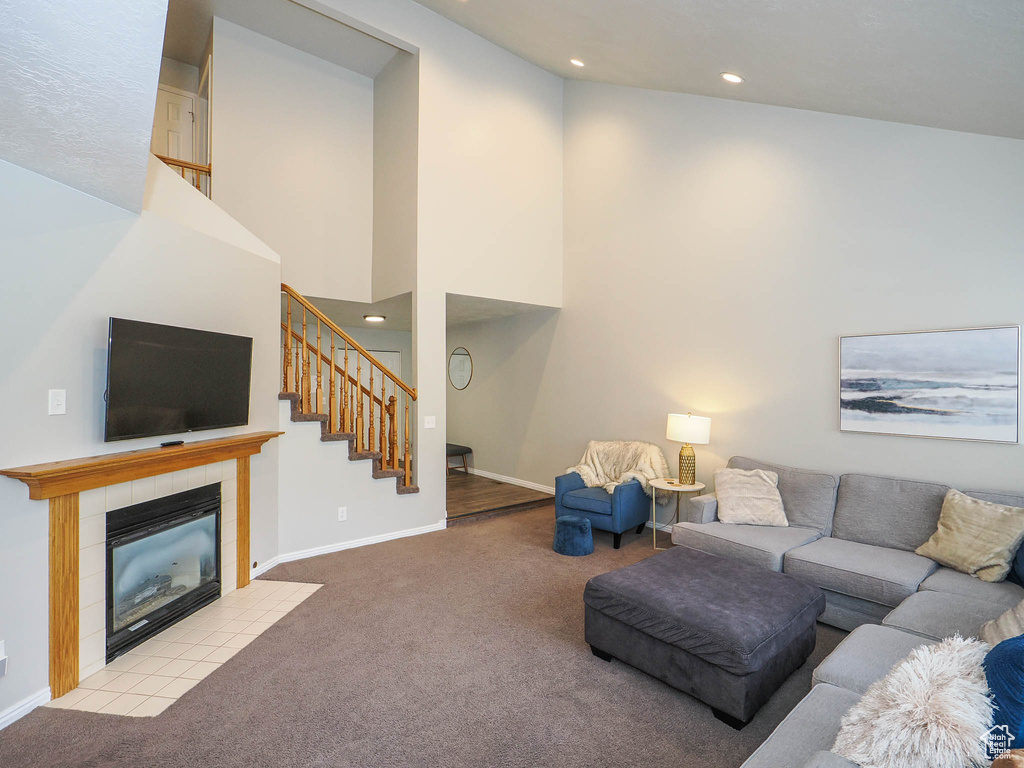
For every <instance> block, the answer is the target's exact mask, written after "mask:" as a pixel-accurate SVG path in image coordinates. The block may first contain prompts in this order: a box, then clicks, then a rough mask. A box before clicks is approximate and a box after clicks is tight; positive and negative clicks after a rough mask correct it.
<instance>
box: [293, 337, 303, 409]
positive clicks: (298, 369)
mask: <svg viewBox="0 0 1024 768" xmlns="http://www.w3.org/2000/svg"><path fill="white" fill-rule="evenodd" d="M293 370H294V371H295V389H293V390H292V392H302V380H301V377H302V350H301V349H300V347H299V345H298V344H296V345H295V361H294V365H293ZM299 397H300V399H301V395H300V396H299Z"/></svg>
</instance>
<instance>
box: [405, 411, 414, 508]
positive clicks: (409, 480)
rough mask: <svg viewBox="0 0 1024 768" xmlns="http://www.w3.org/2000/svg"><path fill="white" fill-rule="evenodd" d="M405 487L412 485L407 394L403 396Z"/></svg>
mask: <svg viewBox="0 0 1024 768" xmlns="http://www.w3.org/2000/svg"><path fill="white" fill-rule="evenodd" d="M404 462H405V487H406V488H408V487H409V486H410V485H412V464H411V463H410V461H409V396H408V395H406V396H405V457H404Z"/></svg>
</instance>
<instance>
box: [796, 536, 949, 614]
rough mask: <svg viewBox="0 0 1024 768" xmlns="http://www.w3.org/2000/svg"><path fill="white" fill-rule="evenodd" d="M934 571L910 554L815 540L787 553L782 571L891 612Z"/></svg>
mask: <svg viewBox="0 0 1024 768" xmlns="http://www.w3.org/2000/svg"><path fill="white" fill-rule="evenodd" d="M937 567H938V566H936V564H935V563H934V562H932V561H931V560H929V559H928V558H926V557H921V556H920V555H915V554H914V553H913V552H903V551H900V550H898V549H887V548H885V547H873V546H870V545H868V544H858V543H857V542H854V541H843V540H842V539H818V540H817V541H812V542H811V543H810V544H804V545H803V546H802V547H797V548H796V549H793V550H790V551H789V552H787V553H786V558H785V564H784V567H783V570H784V571H785V572H786V573H788V574H790V575H792V576H798V577H800V578H802V579H804V580H806V581H809V582H811V583H812V584H817V585H818V586H819V587H821V588H823V589H827V590H830V591H832V592H839V593H841V594H844V595H849V596H850V597H859V598H861V599H862V600H870V601H871V602H873V603H880V604H882V605H888V606H890V607H892V608H895V607H896V606H897V605H899V604H900V602H902V601H903V600H905V599H906V598H908V597H910V595H912V594H914V593H915V592H917V588H918V586H920V584H921V582H922V581H924V580H925V579H926V578H927V577H928V575H929V574H930V573H932V571H934V570H935V569H936V568H937Z"/></svg>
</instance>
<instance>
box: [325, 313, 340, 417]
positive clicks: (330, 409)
mask: <svg viewBox="0 0 1024 768" xmlns="http://www.w3.org/2000/svg"><path fill="white" fill-rule="evenodd" d="M334 347H335V344H334V331H333V330H332V331H331V367H330V372H331V373H330V383H329V384H328V386H329V387H330V388H331V394H330V400H329V402H328V404H327V431H328V432H330V433H331V434H334V433H335V432H337V431H338V420H337V416H338V384H337V379H336V378H335V376H334Z"/></svg>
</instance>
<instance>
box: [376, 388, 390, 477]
mask: <svg viewBox="0 0 1024 768" xmlns="http://www.w3.org/2000/svg"><path fill="white" fill-rule="evenodd" d="M387 394H388V393H387V379H386V378H385V377H384V371H383V370H382V371H381V372H380V439H379V440H378V441H377V445H379V446H380V468H381V469H387V468H388V451H387V440H386V437H385V436H386V435H387V431H386V430H385V428H384V417H385V416H386V415H387V406H386V405H385V404H384V402H385V401H384V398H386V397H387Z"/></svg>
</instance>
